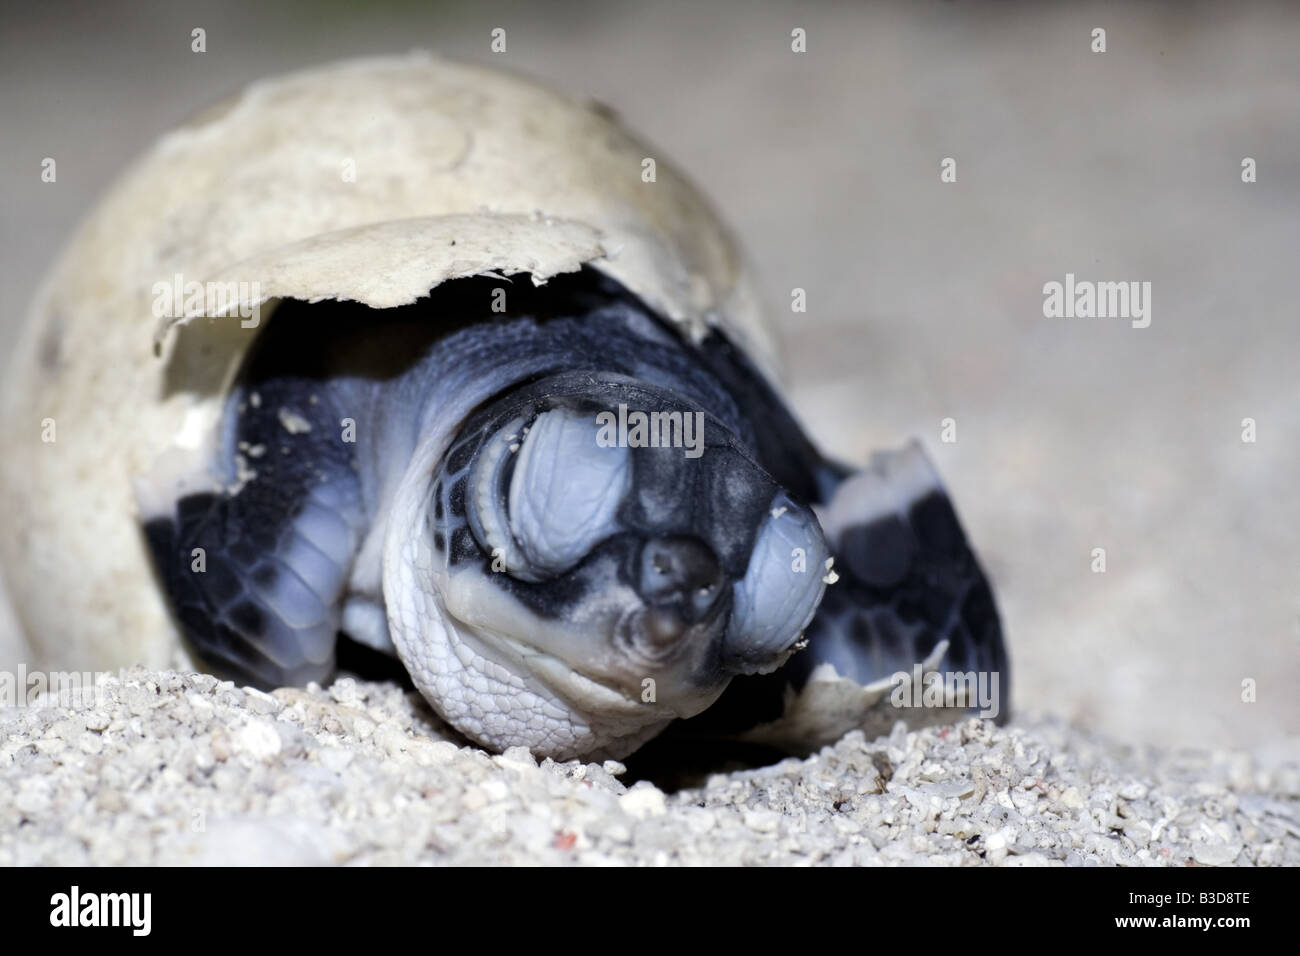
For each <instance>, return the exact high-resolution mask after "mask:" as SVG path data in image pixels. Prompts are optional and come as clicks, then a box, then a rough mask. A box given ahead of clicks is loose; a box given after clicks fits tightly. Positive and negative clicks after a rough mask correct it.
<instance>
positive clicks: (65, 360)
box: [0, 54, 777, 669]
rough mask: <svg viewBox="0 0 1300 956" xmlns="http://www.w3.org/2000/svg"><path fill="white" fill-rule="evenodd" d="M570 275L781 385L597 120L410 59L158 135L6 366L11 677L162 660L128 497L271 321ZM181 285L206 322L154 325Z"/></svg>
mask: <svg viewBox="0 0 1300 956" xmlns="http://www.w3.org/2000/svg"><path fill="white" fill-rule="evenodd" d="M646 157H652V158H654V159H655V161H656V175H657V181H656V182H653V183H646V182H643V181H642V179H641V164H642V160H643V159H644V158H646ZM584 264H589V265H591V266H592V267H593V268H596V269H599V270H601V271H602V272H605V273H606V274H608V275H609V276H611V277H613V278H614V279H616V280H618V281H619V282H620V283H622V284H623V285H624V286H625V287H627V288H628V289H630V290H631V291H633V292H635V293H636V294H637V295H639V296H640V297H641V298H642V299H643V300H644V301H645V302H646V303H647V304H648V305H649V306H651V307H652V308H654V309H655V310H657V311H658V312H659V313H660V314H662V315H663V316H664V317H666V318H667V319H669V320H671V321H672V322H673V323H675V324H676V325H677V326H678V327H679V328H680V330H681V331H682V333H683V335H685V336H687V337H689V338H692V339H698V338H699V337H700V336H702V335H703V334H704V333H705V332H706V331H707V329H708V327H709V326H710V325H711V324H715V323H716V324H719V325H721V326H722V327H724V328H725V329H726V330H727V331H728V333H729V334H730V335H731V336H732V337H733V338H734V339H736V340H737V341H738V342H739V343H740V344H741V345H742V347H744V348H745V349H747V351H748V352H749V354H750V355H751V356H752V357H753V358H754V360H755V361H756V363H757V364H758V365H759V366H760V367H762V368H764V369H765V370H767V371H768V372H769V373H770V372H772V371H773V370H774V369H775V367H776V364H777V363H776V354H777V351H776V348H775V346H774V342H773V340H772V338H771V336H770V334H769V333H768V331H767V328H766V326H765V325H764V323H763V319H762V317H761V315H760V314H759V308H758V306H757V297H756V295H755V293H754V290H753V288H752V286H751V285H750V283H749V282H748V280H747V279H746V278H745V275H744V269H743V266H742V262H741V260H740V258H739V256H738V254H737V251H736V249H735V247H734V246H733V244H732V242H731V240H730V238H729V237H728V235H727V233H726V231H725V230H724V228H723V227H722V226H721V225H720V224H719V223H718V222H717V220H716V219H715V218H714V216H713V214H712V212H711V211H710V210H709V208H708V207H707V205H706V204H705V203H704V201H703V200H702V199H701V197H700V196H699V195H698V194H697V193H696V192H695V190H694V189H693V188H692V187H691V186H690V185H689V184H688V183H687V182H686V181H685V180H684V179H682V178H681V177H680V176H679V175H678V174H676V173H675V172H674V171H673V170H672V168H671V167H670V166H669V164H668V163H666V162H665V161H664V160H663V158H662V157H661V156H659V155H657V154H656V153H655V152H654V151H653V150H651V149H649V148H647V147H645V146H643V145H641V144H640V143H638V142H637V141H636V140H635V139H634V138H632V137H631V136H630V135H628V134H627V133H626V132H625V131H623V130H622V129H621V128H620V127H619V126H618V124H617V123H616V122H615V121H614V119H613V118H612V117H611V116H610V115H609V113H608V111H606V110H603V109H601V108H599V107H595V106H592V105H588V104H580V103H577V102H574V101H572V100H570V99H568V98H566V97H564V96H561V95H559V94H557V93H555V92H552V91H550V90H547V89H545V88H543V87H540V86H537V85H536V84H534V83H532V82H529V81H527V80H523V79H520V78H518V77H515V76H511V75H508V74H503V73H499V72H495V71H492V70H488V69H484V68H479V67H472V66H465V65H461V64H455V63H449V62H446V61H443V60H440V59H437V58H434V57H431V56H428V55H425V54H412V55H410V56H405V57H393V58H379V59H367V60H358V61H351V62H344V63H340V64H335V65H331V66H327V67H323V68H320V69H313V70H308V71H304V72H301V73H294V74H291V75H288V76H284V77H279V78H275V79H269V80H265V81H262V82H258V83H254V84H253V85H251V86H249V87H248V88H247V89H246V90H244V91H243V92H242V93H241V94H239V95H237V96H235V97H234V98H233V99H231V100H229V101H227V102H225V103H223V104H221V105H219V106H216V107H213V108H211V109H209V110H207V111H205V112H204V113H202V114H200V115H198V116H196V117H195V118H194V119H193V120H192V121H190V122H189V123H188V124H186V125H185V126H183V127H182V128H180V129H178V130H176V131H174V132H171V133H169V134H167V135H166V136H164V137H163V138H162V139H160V140H159V141H158V142H157V143H156V144H155V145H154V146H153V147H152V149H150V150H149V151H148V152H147V153H146V154H145V155H144V156H143V157H142V158H141V159H140V160H139V161H137V162H136V164H135V165H134V166H133V167H132V168H131V169H130V170H129V171H128V172H127V173H126V174H125V176H124V177H123V178H122V179H121V180H120V181H119V182H118V183H117V184H116V186H115V187H114V188H113V189H112V190H111V191H110V193H109V194H108V195H107V197H105V199H104V200H103V201H102V202H101V203H100V205H99V206H98V207H97V208H96V209H95V210H94V212H93V213H92V214H91V215H90V217H89V218H88V219H87V220H86V221H85V222H84V224H83V225H82V226H81V227H80V229H79V231H78V232H77V234H76V236H75V237H74V238H73V240H72V242H71V243H70V245H69V247H68V248H67V249H66V251H65V252H64V253H63V255H62V257H61V258H60V259H59V260H58V262H57V263H56V264H55V266H54V268H53V270H52V272H51V273H50V274H49V275H48V276H47V277H46V279H45V281H44V283H43V284H42V287H41V289H40V291H39V292H38V294H37V297H36V300H35V302H34V303H33V306H32V310H31V314H30V315H29V317H28V321H27V324H26V326H25V328H24V331H23V332H22V334H21V337H20V339H19V341H18V342H17V343H15V347H14V351H13V354H12V355H11V356H10V368H9V372H8V373H7V375H6V383H5V386H4V392H3V396H2V397H0V403H2V407H3V411H4V416H5V417H4V421H5V422H6V428H5V429H4V430H3V432H2V433H0V494H3V498H4V502H5V508H6V511H7V512H8V516H7V518H6V524H8V525H9V528H8V529H7V530H6V532H5V533H4V534H2V535H0V559H2V560H3V563H4V571H5V577H6V580H7V582H8V584H9V589H10V591H11V592H12V595H13V603H14V605H15V611H16V612H17V615H18V619H19V621H20V623H21V625H22V627H23V630H24V632H25V636H26V639H27V642H28V645H29V655H28V657H29V663H33V664H36V665H38V666H46V667H62V668H77V669H84V668H96V669H98V668H107V667H116V666H121V665H123V664H127V663H137V662H138V663H143V664H148V665H152V666H163V665H167V664H169V663H176V662H177V661H178V660H179V659H178V657H177V654H178V653H179V651H178V646H179V645H178V642H177V641H176V640H175V632H174V628H173V625H172V623H171V621H170V618H169V616H168V613H167V610H166V607H165V605H164V602H163V598H162V594H161V590H160V588H159V587H158V585H157V582H156V580H155V577H154V573H153V569H152V567H151V564H150V561H149V558H148V555H147V553H146V549H145V545H144V541H143V538H142V535H141V532H140V514H139V508H138V506H137V501H136V496H135V494H134V492H133V484H132V481H133V478H135V477H138V476H141V475H151V476H154V477H155V479H156V477H157V475H158V474H160V473H161V472H160V469H161V468H163V467H164V466H163V465H161V464H160V462H164V461H165V460H166V459H165V458H164V455H165V454H173V455H174V454H177V453H189V454H200V453H201V452H202V450H203V446H204V443H205V441H206V438H207V436H210V435H211V433H212V432H213V430H214V426H215V423H216V422H217V421H218V420H219V414H220V399H221V395H222V393H223V391H224V390H225V388H226V386H227V385H228V383H229V381H230V378H231V376H232V375H233V374H234V371H235V369H236V368H237V366H238V363H239V359H240V357H241V356H242V355H243V353H244V352H245V351H246V349H247V347H248V344H249V343H250V342H251V341H252V340H253V337H254V336H255V335H256V334H257V328H260V326H261V322H263V321H272V320H273V311H274V306H275V303H276V302H277V301H279V300H280V299H283V298H297V299H303V300H307V301H319V300H323V299H349V300H355V301H358V302H362V303H365V304H367V305H370V306H373V307H377V308H390V307H394V306H398V305H402V304H406V303H410V302H413V301H415V300H416V299H417V298H419V297H420V296H422V295H424V294H425V293H426V292H428V290H429V289H431V288H433V287H434V286H437V285H438V284H439V283H441V282H443V281H446V280H448V279H452V278H457V277H462V276H470V275H475V274H479V273H484V272H491V273H497V274H501V275H511V274H515V273H520V272H527V273H530V274H531V276H532V278H533V281H535V282H542V281H545V279H546V278H547V277H549V276H552V275H555V274H557V273H562V272H570V271H573V270H576V269H578V268H580V267H582V266H583V265H584ZM178 277H179V279H178ZM177 282H179V283H181V284H182V285H183V284H185V283H190V282H199V283H205V284H207V283H234V285H232V286H230V288H231V289H232V290H234V293H235V294H234V296H233V299H232V300H231V301H230V302H228V303H227V304H226V305H227V307H226V308H225V309H224V310H221V311H224V312H225V313H226V314H224V315H222V316H216V315H215V314H214V315H205V314H204V309H205V308H206V306H203V307H196V308H194V309H192V310H191V311H190V312H189V313H188V314H185V313H184V309H180V310H178V311H181V312H182V313H183V314H181V315H180V316H177V315H175V314H173V313H168V314H166V315H161V316H160V315H158V314H156V310H155V306H156V305H158V300H159V299H160V297H161V293H162V289H163V288H164V287H166V286H168V285H172V284H174V283H177ZM159 284H162V285H161V286H159ZM237 307H243V308H244V309H245V311H247V310H248V309H251V308H252V307H259V309H260V310H259V311H257V312H255V313H254V315H255V316H256V320H255V321H256V324H254V319H253V318H252V317H250V318H248V319H241V318H239V317H238V315H236V314H232V313H233V312H234V311H235V310H236V308H237ZM216 311H218V310H216V309H214V310H213V312H214V313H215V312H216ZM246 326H251V327H246ZM51 423H52V428H53V439H54V440H53V441H47V440H44V439H47V438H49V437H51V436H50V428H49V427H47V426H50V425H51Z"/></svg>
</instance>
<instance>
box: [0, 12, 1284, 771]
mask: <svg viewBox="0 0 1300 956" xmlns="http://www.w3.org/2000/svg"><path fill="white" fill-rule="evenodd" d="M196 27H201V28H203V29H204V30H205V31H206V44H207V51H206V52H205V53H194V52H192V51H191V31H192V30H193V29H195V28H196ZM497 27H500V28H503V29H505V30H506V36H507V49H506V52H505V53H501V54H494V53H492V52H491V50H490V46H489V44H490V40H491V31H492V30H493V29H494V28H497ZM796 28H801V29H803V30H804V31H806V37H807V41H806V43H807V49H806V52H804V53H794V52H792V50H791V42H792V41H791V31H792V30H794V29H796ZM1096 28H1102V29H1104V30H1105V31H1106V34H1105V35H1106V51H1105V52H1104V53H1097V52H1093V51H1092V46H1093V44H1094V41H1093V30H1094V29H1096ZM413 48H426V49H430V50H433V51H435V52H437V53H440V54H443V55H446V56H449V57H454V58H459V59H464V60H469V61H475V62H480V63H490V64H494V65H498V66H502V67H506V68H509V69H512V70H516V71H522V72H525V73H529V74H532V75H534V76H536V77H538V78H541V79H543V80H545V81H546V82H548V83H549V84H551V85H552V86H555V87H558V88H560V89H562V90H565V91H567V92H569V93H572V94H574V95H576V96H581V97H590V98H594V99H599V100H601V101H603V102H605V103H607V104H608V105H610V106H611V107H613V108H614V109H615V110H616V111H617V112H618V113H620V114H621V115H622V117H623V118H624V121H625V122H626V123H627V125H629V126H630V127H631V128H632V129H634V130H636V131H638V132H639V133H640V134H641V135H642V136H643V137H644V138H646V139H648V140H649V141H650V142H652V143H654V144H655V146H656V147H657V148H658V149H659V150H661V151H662V154H663V155H666V156H669V157H671V158H672V159H674V160H675V161H676V163H677V165H678V166H679V167H681V168H682V169H683V170H685V171H686V172H687V173H688V174H689V175H690V176H691V177H692V178H693V179H694V180H695V181H696V183H697V184H698V185H699V186H700V187H702V189H703V191H704V192H705V193H706V194H707V195H708V196H710V197H711V198H712V200H713V202H714V204H715V205H716V207H717V208H718V209H719V211H720V212H721V213H722V215H723V217H724V218H725V219H726V220H727V221H729V222H730V224H731V225H732V227H733V228H734V231H735V233H736V235H737V236H738V238H739V239H740V241H741V243H742V244H743V245H744V246H745V248H746V249H747V250H748V253H749V256H750V259H751V261H752V263H753V265H754V267H755V271H756V274H757V277H758V279H759V282H760V284H761V286H762V288H763V290H764V292H765V293H766V295H767V297H768V300H769V303H770V305H771V307H772V314H773V316H774V318H775V320H776V321H777V323H778V324H779V325H780V326H781V327H782V330H783V332H784V335H785V338H786V341H787V343H788V366H789V368H788V372H789V376H788V380H789V382H790V384H791V389H790V394H791V395H792V396H793V400H794V404H795V406H796V408H797V410H798V412H799V414H800V416H801V417H802V419H803V420H804V421H805V423H806V424H807V426H808V427H809V429H810V430H811V431H812V433H813V434H814V435H815V436H816V438H817V439H818V440H819V441H820V442H821V443H822V444H823V445H824V446H826V447H827V448H828V449H830V450H832V451H834V452H836V453H838V454H839V455H840V456H841V457H843V458H846V459H849V460H853V461H858V462H861V461H865V459H866V456H867V454H868V453H869V451H870V449H872V448H878V447H886V446H894V445H897V444H899V443H901V442H902V441H904V440H905V439H906V438H907V437H909V436H913V435H915V436H917V437H919V438H920V439H921V440H922V441H923V443H924V444H925V446H926V448H927V450H928V451H929V452H930V454H931V456H932V457H933V458H934V460H935V462H936V464H937V466H938V467H939V470H940V471H941V472H942V474H943V475H944V477H945V479H946V481H947V483H948V485H949V488H950V490H951V491H952V493H953V495H954V497H955V499H956V501H957V505H958V508H959V511H960V512H961V514H962V516H963V518H964V521H965V523H966V525H967V530H968V531H969V532H970V535H971V537H972V539H973V541H974V542H975V545H976V547H977V549H978V550H979V551H980V553H981V555H982V557H983V559H984V562H985V564H986V566H987V567H988V569H989V571H990V573H991V575H992V577H993V579H994V584H995V589H996V591H997V594H998V597H999V601H1000V604H1001V608H1002V612H1003V616H1004V624H1005V627H1006V630H1007V635H1008V640H1009V643H1010V648H1011V653H1012V662H1013V668H1014V681H1015V688H1014V696H1015V704H1016V706H1017V707H1019V708H1021V709H1027V710H1033V711H1037V712H1050V713H1055V714H1060V715H1062V716H1064V717H1067V718H1069V719H1072V720H1075V721H1078V722H1080V723H1082V724H1084V725H1086V726H1089V727H1092V728H1095V729H1099V730H1102V731H1104V732H1107V733H1109V734H1111V735H1112V736H1114V737H1116V738H1118V739H1120V740H1122V741H1127V742H1130V743H1132V744H1135V745H1141V744H1146V743H1156V744H1163V745H1173V746H1210V745H1215V746H1221V745H1226V746H1235V747H1241V748H1244V749H1248V750H1250V751H1252V752H1253V753H1254V754H1255V755H1256V756H1258V757H1260V758H1261V759H1263V760H1264V761H1265V762H1266V763H1269V762H1272V761H1274V760H1277V759H1281V758H1283V757H1290V758H1295V757H1297V756H1300V695H1298V694H1297V685H1298V682H1300V658H1298V657H1297V654H1298V652H1300V487H1298V485H1300V315H1298V311H1300V296H1298V295H1297V291H1296V285H1295V282H1296V277H1297V272H1298V271H1300V270H1298V269H1297V266H1300V185H1298V183H1300V56H1297V54H1296V51H1297V49H1300V7H1297V6H1295V5H1287V4H1264V3H1246V2H1240V3H1228V2H1225V3H1218V4H1211V3H1205V4H1200V3H1170V4H1164V5H1162V4H1144V5H1141V6H1137V5H1122V6H1121V5H1111V4H1084V3H1077V4H1070V5H1068V6H1067V5H1064V4H1062V5H1059V6H1058V5H1050V4H1015V3H996V4H995V3H960V2H957V3H938V2H917V3H898V4H873V5H870V6H869V7H868V6H867V5H863V4H849V3H843V4H836V3H807V2H804V3H785V4H778V3H761V2H743V3H742V2H739V0H737V2H734V3H710V4H707V5H706V4H693V5H688V4H683V3H673V2H653V0H638V2H635V3H624V2H617V0H601V2H593V3H584V2H573V3H567V4H528V3H522V2H517V3H493V2H448V3H438V2H431V3H400V2H382V0H372V2H367V3H343V2H338V3H328V2H326V3H296V2H289V3H268V2H243V0H236V2H231V0H222V2H212V3H203V2H199V3H176V2H172V0H165V2H164V0H147V2H133V3H117V2H85V3H75V4H74V3H60V2H46V3H42V4H25V5H21V6H20V5H17V4H7V5H5V8H4V10H3V12H0V129H2V130H3V135H2V136H0V287H3V288H4V290H5V293H6V294H5V298H6V302H7V303H8V307H7V308H6V309H5V310H4V312H3V314H2V315H0V333H3V334H5V335H11V334H12V332H13V329H14V328H15V327H16V325H17V323H18V322H19V321H20V320H21V317H22V315H23V312H24V310H25V308H26V305H27V302H28V301H29V299H30V297H31V295H32V293H33V291H34V288H35V286H36V283H37V282H38V281H39V279H40V276H41V274H42V272H43V271H44V270H45V268H46V266H47V265H48V263H49V262H50V260H51V258H52V257H53V256H54V255H55V253H56V251H57V250H58V249H59V247H60V246H61V245H62V244H63V243H64V242H65V241H66V240H67V238H68V237H69V235H70V234H71V232H72V230H73V229H74V227H75V225H76V223H77V221H78V220H79V219H80V218H81V217H82V216H83V215H84V214H85V212H86V211H87V209H88V208H89V207H90V205H91V204H92V203H93V202H94V201H95V200H96V198H97V197H98V196H99V195H100V194H101V193H102V192H103V191H104V190H105V189H106V188H108V186H109V185H110V183H111V182H112V180H113V179H114V177H116V176H117V175H118V174H119V173H120V172H121V170H122V169H123V168H124V167H125V165H126V164H127V163H129V162H130V160H131V159H132V158H133V157H134V156H135V155H136V154H137V153H139V152H140V151H142V150H143V149H144V148H145V147H146V146H147V145H148V144H149V143H150V142H151V141H152V140H153V139H154V138H155V137H156V136H158V135H159V134H160V133H162V132H163V131H165V130H166V129H168V128H169V127H171V126H173V125H175V124H177V123H179V122H180V121H182V120H184V119H185V118H186V117H187V116H189V115H190V114H192V113H194V112H197V111H198V110H200V109H201V108H202V107H204V106H205V105H207V104H209V103H211V102H213V101H215V100H218V99H221V98H223V97H225V96H228V95H230V94H231V93H233V92H235V91H236V90H237V89H238V88H239V87H240V86H242V85H243V84H244V83H246V82H247V81H249V80H252V79H255V78H258V77H261V76H264V75H267V74H272V73H278V72H283V71H287V70H292V69H296V68H299V67H302V66H307V65H311V64H318V63H322V62H326V61H329V60H332V59H337V58H344V57H352V56H363V55H372V54H379V53H400V52H405V51H407V50H410V49H413ZM45 157H54V158H55V159H56V161H57V163H58V179H57V182H56V183H53V184H47V183H42V182H41V178H40V173H41V161H42V159H43V158H45ZM1247 157H1250V158H1252V159H1254V160H1255V163H1256V168H1257V177H1258V181H1257V182H1254V183H1250V184H1247V183H1243V181H1242V175H1241V173H1242V161H1243V159H1245V158H1247ZM945 158H952V159H954V160H955V162H956V182H953V183H943V182H941V181H940V164H941V162H942V161H943V160H944V159H945ZM1066 273H1074V274H1075V275H1076V276H1077V277H1078V278H1079V279H1087V280H1094V281H1139V282H1150V283H1151V286H1152V297H1151V298H1152V302H1151V307H1152V311H1151V325H1150V327H1149V328H1145V329H1135V328H1132V327H1131V325H1130V323H1129V321H1127V320H1125V319H1118V318H1106V319H1101V318H1093V319H1061V318H1045V317H1044V315H1043V298H1044V296H1043V285H1044V283H1047V282H1052V281H1058V282H1060V281H1064V279H1065V275H1066ZM795 288H801V289H804V290H806V294H807V305H808V310H807V312H806V313H799V314H796V313H792V312H791V309H790V302H791V290H792V289H795ZM948 418H951V419H953V420H954V422H955V428H956V439H957V440H956V441H955V442H951V443H945V442H943V441H942V440H941V422H942V421H943V420H944V419H948ZM1245 418H1251V419H1254V421H1255V423H1256V440H1255V441H1254V442H1253V443H1248V442H1243V441H1242V431H1243V426H1242V420H1243V419H1245ZM5 427H15V426H14V425H13V423H5ZM2 507H7V504H6V503H3V502H0V508H2ZM0 533H4V530H3V525H0ZM1095 548H1104V549H1105V552H1106V571H1105V573H1096V572H1094V570H1093V563H1094V558H1093V550H1094V549H1095ZM13 640H14V628H13V624H12V621H8V622H7V623H0V652H3V650H4V642H6V641H8V642H9V644H10V647H11V648H12V642H13ZM3 656H5V655H3V653H0V657H3ZM1248 680H1249V681H1254V682H1255V693H1256V697H1257V699H1256V700H1255V702H1253V703H1251V702H1244V701H1243V700H1242V687H1243V681H1248Z"/></svg>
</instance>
